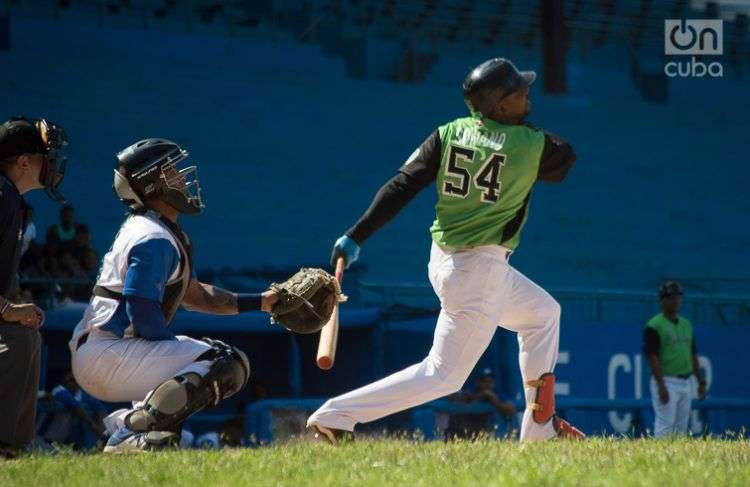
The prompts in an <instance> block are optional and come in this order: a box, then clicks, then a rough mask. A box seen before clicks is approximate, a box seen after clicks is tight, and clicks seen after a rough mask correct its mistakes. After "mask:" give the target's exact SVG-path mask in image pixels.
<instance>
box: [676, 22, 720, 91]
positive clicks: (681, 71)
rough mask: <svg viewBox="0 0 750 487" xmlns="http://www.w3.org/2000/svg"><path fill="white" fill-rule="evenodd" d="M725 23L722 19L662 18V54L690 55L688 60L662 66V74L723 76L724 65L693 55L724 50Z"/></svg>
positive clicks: (684, 76) (717, 52) (713, 53)
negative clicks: (702, 59)
mask: <svg viewBox="0 0 750 487" xmlns="http://www.w3.org/2000/svg"><path fill="white" fill-rule="evenodd" d="M723 31H724V26H723V23H722V21H721V20H704V19H692V20H690V19H666V20H664V54H666V55H668V56H691V58H690V60H689V61H670V62H668V63H666V64H665V65H664V74H666V75H667V76H669V77H670V78H674V77H681V78H688V77H695V78H702V77H704V76H710V77H713V78H720V77H722V76H724V67H723V66H722V64H721V63H720V62H718V61H713V62H710V63H706V62H703V61H701V60H698V59H697V58H696V57H695V56H696V55H699V56H721V55H722V54H723V53H724V35H723V34H724V32H723Z"/></svg>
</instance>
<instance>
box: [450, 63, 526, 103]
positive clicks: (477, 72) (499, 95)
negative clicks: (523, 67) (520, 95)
mask: <svg viewBox="0 0 750 487" xmlns="http://www.w3.org/2000/svg"><path fill="white" fill-rule="evenodd" d="M535 79H536V73H535V72H534V71H519V70H518V69H517V68H516V67H515V65H514V64H513V63H512V62H510V61H509V60H508V59H505V58H501V57H499V58H494V59H490V60H489V61H485V62H483V63H482V64H480V65H479V66H477V67H476V68H474V69H472V70H471V72H470V73H469V74H468V75H467V76H466V78H465V79H464V85H463V88H464V101H465V102H466V106H468V107H469V110H470V111H471V112H472V113H479V114H481V115H482V116H483V117H489V116H490V115H491V114H492V111H493V110H494V108H495V107H496V106H497V104H498V103H499V102H500V100H502V99H503V98H505V97H506V96H508V95H510V94H511V93H513V92H515V91H518V90H520V89H521V88H524V87H526V86H529V85H530V84H531V83H533V82H534V80H535Z"/></svg>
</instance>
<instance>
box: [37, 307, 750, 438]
mask: <svg viewBox="0 0 750 487" xmlns="http://www.w3.org/2000/svg"><path fill="white" fill-rule="evenodd" d="M81 314H82V305H81V304H74V305H70V306H68V307H66V308H62V309H57V310H52V311H50V312H49V314H48V318H47V323H46V324H45V357H46V364H47V369H48V370H47V377H48V380H47V384H46V387H47V388H51V387H52V386H53V385H54V381H55V380H57V378H59V376H60V375H61V374H62V373H64V371H65V370H67V369H68V368H69V360H70V358H69V352H68V350H67V340H68V338H69V336H70V330H71V329H72V328H73V326H75V323H76V322H77V321H78V319H79V318H80V316H81ZM645 319H646V317H643V318H642V319H641V320H638V321H644V322H645ZM434 323H435V317H434V316H424V317H421V318H417V319H393V318H388V317H387V315H385V314H384V312H383V310H380V309H375V308H371V309H356V308H352V309H346V308H344V309H342V311H341V333H340V337H339V348H338V353H337V358H336V365H335V367H334V368H333V369H332V370H331V371H328V372H323V371H321V370H319V369H318V368H317V367H316V366H315V364H314V357H315V349H316V346H317V335H307V336H305V335H292V334H290V333H288V332H286V331H285V330H284V329H282V328H281V327H279V326H276V325H271V324H270V323H269V320H268V317H267V315H265V314H262V313H249V314H247V315H243V316H235V317H217V316H206V315H201V314H197V313H189V312H186V311H180V312H179V313H178V315H177V318H176V320H175V329H176V331H177V332H178V333H184V334H190V335H193V336H197V337H200V336H206V335H210V336H213V337H218V338H221V339H224V340H226V341H228V342H230V343H232V344H235V345H237V346H239V347H240V348H242V349H243V350H245V351H246V352H247V353H248V355H249V357H250V360H251V365H252V367H253V378H252V380H251V385H250V386H249V387H248V388H247V389H246V390H245V391H243V392H242V393H240V394H238V395H237V396H235V397H234V398H232V399H231V400H230V401H228V402H226V403H224V404H222V405H221V406H220V407H219V408H218V409H217V410H212V411H211V412H210V413H211V414H210V415H211V417H212V418H214V420H211V421H210V422H211V423H215V422H216V420H217V419H216V418H219V419H220V418H222V417H225V416H222V414H224V415H231V414H234V413H235V412H237V411H239V410H241V408H243V407H245V406H246V405H247V404H249V403H251V402H253V401H255V400H256V399H259V398H282V399H294V398H303V397H306V398H324V397H330V396H331V395H335V394H340V393H343V392H346V391H348V390H350V389H352V388H355V387H359V386H361V385H364V384H367V383H369V382H371V381H372V380H375V379H377V378H380V377H382V376H384V375H385V374H389V373H392V372H395V371H397V370H399V369H401V368H403V367H405V366H408V365H411V364H412V363H415V362H418V361H420V360H422V359H423V358H424V357H425V355H426V354H427V352H428V351H429V348H430V345H431V342H432V332H433V329H434ZM641 326H642V325H640V324H639V323H638V322H637V321H634V322H633V323H631V324H601V323H595V324H587V323H581V322H564V323H563V325H562V328H561V339H560V340H561V341H560V356H559V360H558V365H557V369H556V375H557V379H558V389H557V392H558V400H559V402H560V403H561V405H562V406H564V408H561V409H563V412H564V414H565V415H566V417H567V418H568V419H570V420H572V421H574V422H575V423H576V424H578V425H579V426H580V427H581V428H583V429H584V430H585V431H587V432H589V433H602V432H606V433H615V434H617V433H627V432H628V431H629V430H630V428H631V427H635V428H636V429H637V430H641V431H642V430H645V429H651V427H652V424H653V414H652V413H651V410H650V408H649V407H648V403H647V402H644V400H648V399H649V398H650V392H649V369H648V364H647V362H646V360H645V358H644V357H643V354H642V352H641V332H642V327H641ZM695 334H696V339H697V344H698V349H699V354H700V360H701V366H702V368H703V371H704V374H705V375H706V377H707V380H708V383H709V398H712V399H715V400H716V401H715V402H718V403H720V402H721V401H722V400H724V399H729V400H733V401H735V402H736V401H738V400H740V401H741V400H744V401H749V400H750V381H748V380H747V379H746V377H745V376H744V373H743V367H741V360H742V358H743V356H744V353H745V347H746V344H747V343H750V327H748V326H700V325H698V326H696V327H695ZM517 351H518V347H517V344H516V338H515V335H514V334H513V333H511V332H508V331H506V330H504V329H502V328H498V333H497V334H496V335H495V337H494V339H493V341H492V343H491V344H490V346H489V347H488V349H487V351H486V352H485V354H484V355H483V356H482V358H481V359H480V361H479V364H478V365H477V367H476V368H475V371H474V373H473V375H472V377H470V378H469V380H468V381H467V386H470V385H471V384H472V383H473V379H474V376H475V375H476V374H477V373H478V372H479V371H480V370H481V369H483V368H485V367H490V368H492V369H493V370H494V371H495V372H496V374H497V376H498V385H497V387H498V392H501V393H502V394H504V395H506V396H508V397H511V398H514V399H516V400H517V401H520V400H521V381H520V374H519V373H518V365H517ZM258 387H260V388H261V389H262V390H263V391H265V393H264V395H262V396H261V397H258V395H257V394H258V393H257V390H256V389H257V388H258ZM597 400H598V401H600V402H601V404H600V403H599V402H597ZM609 400H611V401H613V403H622V404H620V406H622V408H624V409H620V410H619V411H615V410H613V411H608V410H604V407H605V406H606V405H607V404H609V403H608V402H607V401H609ZM638 400H641V401H638ZM582 401H583V402H582ZM584 403H586V404H587V405H586V404H584ZM519 404H520V403H519ZM576 404H584V406H581V407H579V406H576ZM592 404H593V406H592ZM634 410H636V411H638V413H637V416H635V417H634V416H632V414H633V413H632V411H634ZM412 413H413V412H412ZM417 416H418V415H413V414H402V415H397V416H396V417H394V418H392V419H391V420H386V421H382V422H378V423H377V424H376V425H374V427H376V428H381V427H390V428H409V427H413V426H414V425H415V421H417ZM634 421H635V422H636V423H637V424H633V423H634ZM749 425H750V410H747V409H745V410H742V409H737V408H735V409H733V410H723V409H720V408H718V407H714V406H713V405H712V406H711V407H710V408H708V409H707V410H706V411H701V412H699V411H697V410H696V411H695V412H694V414H693V427H694V430H695V431H696V432H699V431H702V430H703V429H704V428H709V429H710V431H712V432H714V433H722V432H724V431H726V430H733V431H738V430H740V429H741V428H742V427H745V428H747V427H748V426H749ZM202 428H203V426H201V425H200V424H196V425H194V427H193V429H194V430H196V431H200V430H201V429H202Z"/></svg>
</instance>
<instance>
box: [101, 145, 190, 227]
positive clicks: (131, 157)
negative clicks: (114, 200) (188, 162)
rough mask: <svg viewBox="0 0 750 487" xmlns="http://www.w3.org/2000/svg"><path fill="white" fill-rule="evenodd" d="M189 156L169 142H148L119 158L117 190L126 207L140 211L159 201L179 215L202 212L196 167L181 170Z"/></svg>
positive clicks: (130, 147)
mask: <svg viewBox="0 0 750 487" xmlns="http://www.w3.org/2000/svg"><path fill="white" fill-rule="evenodd" d="M187 157H188V152H187V151H186V150H185V149H183V148H182V147H180V146H179V145H177V144H175V143H174V142H172V141H171V140H167V139H145V140H141V141H138V142H136V143H135V144H133V145H131V146H129V147H127V148H125V149H123V150H122V151H120V152H119V153H118V154H117V167H116V168H115V180H114V187H113V189H114V190H115V193H116V194H117V197H118V198H120V201H122V202H123V204H125V205H126V206H128V207H130V208H131V209H134V210H137V209H140V208H143V207H145V202H146V200H148V199H152V198H157V199H160V200H162V201H164V202H165V203H167V204H168V205H170V206H171V207H172V208H174V209H175V210H177V211H179V212H180V213H188V214H191V213H200V212H201V210H203V199H202V198H201V187H200V183H199V181H198V174H197V168H196V166H188V167H185V168H183V169H178V168H177V164H178V163H180V162H181V161H183V160H185V159H187Z"/></svg>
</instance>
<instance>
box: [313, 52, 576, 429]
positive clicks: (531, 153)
mask: <svg viewBox="0 0 750 487" xmlns="http://www.w3.org/2000/svg"><path fill="white" fill-rule="evenodd" d="M535 77H536V74H535V73H534V72H533V71H524V72H520V71H518V70H517V69H516V67H515V66H514V65H513V63H511V62H510V61H508V60H507V59H502V58H496V59H490V60H489V61H486V62H484V63H482V64H481V65H479V66H477V67H476V68H475V69H473V70H472V71H471V72H470V73H469V75H468V76H467V77H466V78H465V80H464V84H463V91H464V100H465V101H466V104H467V106H468V107H469V110H470V112H471V116H469V117H464V118H459V119H457V120H454V121H452V122H449V123H446V124H445V125H441V126H440V127H438V128H437V129H436V130H435V131H433V132H432V134H430V136H429V137H427V139H426V140H425V141H424V142H423V143H422V145H421V146H420V147H419V148H418V149H417V150H415V151H414V153H413V154H412V155H411V156H410V157H409V159H408V160H407V161H406V162H405V163H404V164H403V165H402V166H401V168H400V169H399V170H398V173H397V174H396V175H395V176H394V177H393V178H391V179H390V180H389V181H388V182H386V183H385V185H383V187H382V188H381V189H380V191H378V193H377V194H376V195H375V198H374V200H373V202H372V204H371V205H370V207H369V208H368V210H367V211H366V212H365V213H364V215H363V216H362V217H361V218H360V219H359V221H358V222H357V223H356V224H355V225H354V226H352V227H351V228H350V229H349V230H347V231H346V233H345V234H344V235H343V236H342V237H341V238H339V239H338V240H337V241H336V243H335V245H334V248H333V255H332V265H334V264H335V262H336V260H337V259H338V258H339V257H341V258H343V259H344V260H345V261H346V263H347V265H348V264H350V263H352V262H354V261H355V260H356V259H357V256H358V255H359V251H360V246H361V245H362V244H364V242H365V240H367V239H368V238H369V237H370V236H372V235H373V234H374V233H375V232H376V231H377V230H378V229H379V228H380V227H382V226H383V225H385V224H386V223H387V222H388V221H389V220H390V219H391V218H393V217H394V216H395V215H396V214H397V213H398V212H399V210H401V208H403V207H404V206H405V205H406V204H407V203H408V202H409V201H410V200H411V199H412V198H413V197H414V196H415V195H416V194H417V193H418V192H419V191H420V190H422V189H423V188H425V187H427V186H430V185H432V187H433V188H434V190H435V193H436V196H437V204H436V205H435V213H436V217H435V220H434V222H433V224H432V227H431V228H430V232H431V233H432V240H433V243H432V250H431V255H430V263H429V266H428V269H429V277H430V282H431V283H432V287H433V289H434V290H435V293H436V294H437V295H438V298H439V299H440V304H441V308H442V309H441V312H440V315H439V317H438V321H437V325H436V328H435V337H434V341H433V345H432V349H431V350H430V352H429V354H428V355H427V357H426V358H425V359H424V360H423V361H422V362H420V363H418V364H414V365H412V366H411V367H407V368H406V369H404V370H402V371H400V372H396V373H395V374H393V375H391V376H389V377H386V378H384V379H381V380H379V381H377V382H374V383H372V384H369V385H366V386H364V387H361V388H359V389H357V390H354V391H352V392H349V393H347V394H344V395H342V396H339V397H336V398H333V399H331V400H329V401H327V402H326V403H325V404H324V405H323V406H322V407H321V408H320V409H318V410H317V411H315V413H313V414H312V415H311V416H310V418H309V419H308V423H307V424H308V426H309V427H310V428H311V429H313V430H314V431H315V432H316V434H317V435H318V436H319V437H322V438H326V439H328V440H329V441H331V442H332V443H335V442H336V441H337V440H338V438H340V437H341V436H348V435H346V432H351V431H353V429H354V426H355V425H356V424H357V423H365V422H369V421H373V420H376V419H379V418H382V417H384V416H387V415H389V414H393V413H395V412H398V411H402V410H404V409H407V408H410V407H414V406H417V405H420V404H423V403H426V402H428V401H431V400H433V399H437V398H439V397H442V396H445V395H448V394H451V393H454V392H456V391H458V390H459V389H461V386H463V384H464V382H465V381H466V378H467V377H468V376H469V374H470V373H471V371H472V369H473V368H474V366H475V365H476V363H477V361H478V360H479V358H480V357H481V355H482V353H484V351H485V349H486V348H487V346H488V345H489V343H490V341H491V340H492V336H493V335H494V334H495V330H496V329H497V327H498V325H499V326H502V327H504V328H507V329H509V330H513V331H515V332H517V334H518V343H519V363H520V368H521V375H522V378H523V382H524V387H525V394H526V404H527V409H526V411H525V412H524V416H523V421H522V425H521V435H520V436H521V440H522V441H526V440H545V439H549V438H553V437H555V436H564V437H576V438H580V437H583V434H582V433H581V432H580V431H578V430H577V429H576V428H574V427H573V426H571V425H570V424H569V423H567V422H565V421H564V420H562V419H561V418H559V417H558V416H556V415H555V403H554V398H555V396H554V394H555V391H554V389H555V376H554V374H553V373H552V371H553V369H554V366H555V362H556V361H557V351H558V342H559V335H560V330H559V327H560V305H559V304H558V303H557V301H555V300H554V299H553V298H552V296H550V295H549V294H548V293H547V292H545V291H544V290H543V289H542V288H541V287H539V286H537V285H536V284H534V283H533V282H532V281H531V280H530V279H528V278H527V277H525V276H524V275H523V274H521V273H520V272H519V271H518V270H516V269H515V268H513V267H512V266H511V265H510V264H509V263H508V259H509V257H510V255H511V253H512V252H513V251H514V250H515V249H516V248H517V247H518V244H519V241H520V236H521V229H522V228H523V226H524V224H525V223H526V218H527V216H528V207H529V199H530V197H531V190H532V187H533V186H534V184H535V183H536V181H545V182H560V181H562V180H563V179H564V178H565V175H566V174H567V172H568V170H569V169H570V167H571V166H572V165H573V162H574V161H575V153H574V152H573V149H572V147H571V146H570V144H568V143H567V142H566V141H565V140H563V139H562V138H560V137H558V136H557V135H554V134H551V133H548V132H545V131H543V130H540V129H537V128H535V127H532V126H531V125H529V124H527V123H525V122H524V119H525V118H526V116H527V115H528V114H529V112H530V110H531V103H530V101H529V85H531V83H532V82H533V81H534V79H535Z"/></svg>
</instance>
